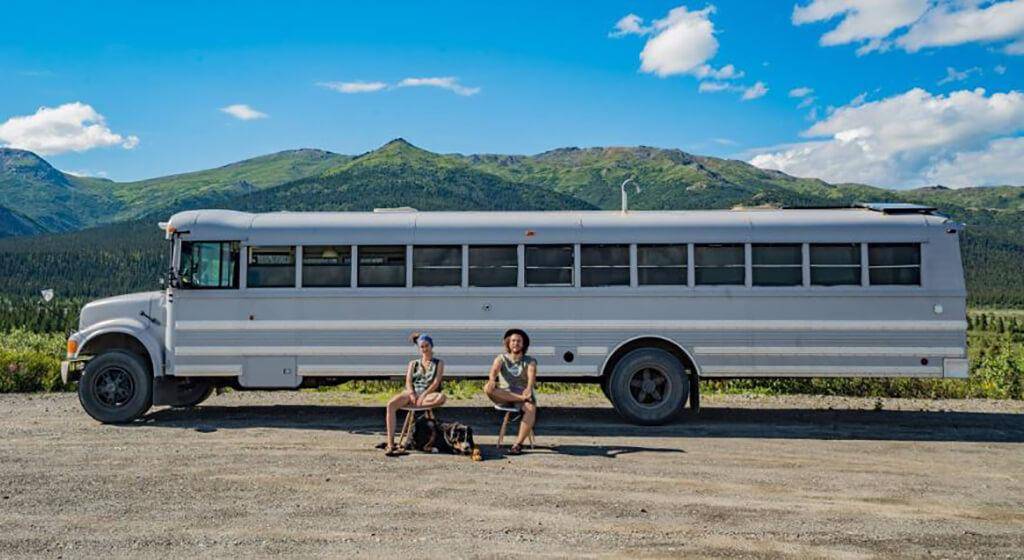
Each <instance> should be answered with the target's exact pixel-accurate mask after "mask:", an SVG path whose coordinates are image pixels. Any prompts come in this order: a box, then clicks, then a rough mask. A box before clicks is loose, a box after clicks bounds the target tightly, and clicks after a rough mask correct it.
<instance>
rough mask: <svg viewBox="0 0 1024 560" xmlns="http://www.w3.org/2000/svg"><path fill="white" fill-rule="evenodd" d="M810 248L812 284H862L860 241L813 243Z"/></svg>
mask: <svg viewBox="0 0 1024 560" xmlns="http://www.w3.org/2000/svg"><path fill="white" fill-rule="evenodd" d="M810 248H811V285H813V286H859V285H860V243H829V244H816V243H812V244H811V247H810Z"/></svg>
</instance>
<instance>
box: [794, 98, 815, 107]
mask: <svg viewBox="0 0 1024 560" xmlns="http://www.w3.org/2000/svg"><path fill="white" fill-rule="evenodd" d="M816 101H818V98H817V97H814V96H813V95H808V96H807V97H805V98H803V99H801V100H800V103H799V104H797V106H796V108H797V109H803V108H805V107H810V106H811V105H814V103H815V102H816Z"/></svg>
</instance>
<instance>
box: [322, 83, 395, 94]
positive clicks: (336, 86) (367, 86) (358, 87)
mask: <svg viewBox="0 0 1024 560" xmlns="http://www.w3.org/2000/svg"><path fill="white" fill-rule="evenodd" d="M316 85H318V86H320V87H322V88H327V89H329V90H333V91H336V92H338V93H372V92H375V91H380V90H382V89H385V88H386V87H388V85H387V84H385V83H384V82H359V81H356V82H317V84H316Z"/></svg>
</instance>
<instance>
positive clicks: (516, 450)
mask: <svg viewBox="0 0 1024 560" xmlns="http://www.w3.org/2000/svg"><path fill="white" fill-rule="evenodd" d="M522 454H523V446H522V445H520V444H518V443H517V444H515V445H513V446H512V447H509V448H508V453H506V455H522Z"/></svg>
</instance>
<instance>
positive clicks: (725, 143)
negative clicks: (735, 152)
mask: <svg viewBox="0 0 1024 560" xmlns="http://www.w3.org/2000/svg"><path fill="white" fill-rule="evenodd" d="M711 141H712V142H714V143H715V144H721V145H723V146H738V145H739V144H740V143H739V142H737V141H735V140H732V139H730V138H712V139H711Z"/></svg>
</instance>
